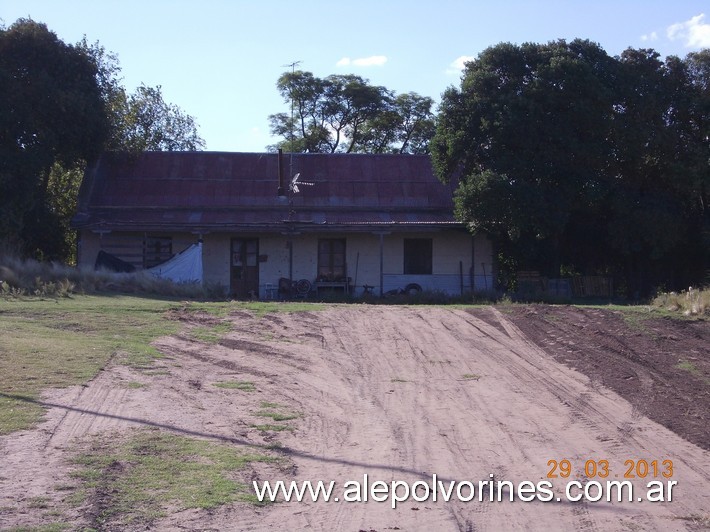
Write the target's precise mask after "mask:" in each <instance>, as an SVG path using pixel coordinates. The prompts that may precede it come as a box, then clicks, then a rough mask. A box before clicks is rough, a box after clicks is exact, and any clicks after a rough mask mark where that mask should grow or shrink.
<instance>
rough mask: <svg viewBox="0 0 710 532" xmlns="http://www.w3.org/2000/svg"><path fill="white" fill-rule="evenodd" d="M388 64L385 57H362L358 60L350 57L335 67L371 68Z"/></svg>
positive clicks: (344, 58)
mask: <svg viewBox="0 0 710 532" xmlns="http://www.w3.org/2000/svg"><path fill="white" fill-rule="evenodd" d="M386 62H387V57H386V56H384V55H372V56H370V57H360V58H358V59H350V58H349V57H343V58H342V59H341V60H340V61H338V62H337V63H335V66H350V65H354V66H360V67H370V66H382V65H384V64H385V63H386Z"/></svg>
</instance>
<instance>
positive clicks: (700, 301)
mask: <svg viewBox="0 0 710 532" xmlns="http://www.w3.org/2000/svg"><path fill="white" fill-rule="evenodd" d="M653 305H654V306H655V307H657V308H662V309H665V310H668V311H671V312H682V313H683V314H684V315H686V316H705V315H710V288H693V287H692V286H691V287H690V288H688V290H687V291H685V292H680V293H677V292H664V293H662V294H660V295H658V296H656V298H655V299H654V300H653Z"/></svg>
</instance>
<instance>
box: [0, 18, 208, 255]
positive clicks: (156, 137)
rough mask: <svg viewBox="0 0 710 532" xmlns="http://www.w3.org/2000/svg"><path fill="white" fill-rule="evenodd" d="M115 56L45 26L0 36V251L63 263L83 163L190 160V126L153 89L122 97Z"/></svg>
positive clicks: (21, 25)
mask: <svg viewBox="0 0 710 532" xmlns="http://www.w3.org/2000/svg"><path fill="white" fill-rule="evenodd" d="M119 74H120V66H119V64H118V59H117V58H116V56H115V55H114V54H111V53H108V52H106V51H105V49H104V48H103V47H102V46H100V45H99V44H98V43H95V44H93V45H89V44H88V43H87V41H86V39H84V40H83V41H82V42H80V43H78V44H76V45H70V44H66V43H64V42H63V41H61V40H60V39H59V38H58V37H57V36H56V34H54V33H53V32H51V31H50V30H49V29H48V28H47V26H46V25H44V24H42V23H39V22H35V21H33V20H25V19H20V20H18V21H17V22H15V23H14V24H13V25H12V26H10V27H9V28H7V29H5V28H0V100H1V101H2V102H3V110H2V112H1V113H0V187H1V189H2V191H3V192H2V194H0V244H2V246H3V247H10V248H13V249H14V250H15V251H18V252H20V253H21V254H23V255H32V256H35V257H38V258H44V259H52V260H58V259H68V258H69V259H70V258H71V256H72V253H73V247H74V246H73V244H74V241H75V237H74V233H73V232H72V231H71V229H70V227H69V222H70V219H71V216H72V215H73V213H74V208H75V205H76V198H77V192H78V188H79V184H80V182H81V178H82V175H83V170H84V167H85V165H86V162H87V161H90V160H92V159H93V158H95V157H97V156H98V155H99V154H100V153H101V152H102V151H104V150H121V151H130V152H139V151H144V150H196V149H201V148H202V147H203V146H204V142H203V141H202V139H201V138H200V137H199V135H198V134H197V126H196V124H195V121H194V119H193V118H192V117H191V116H189V115H187V114H185V113H184V112H182V111H181V110H180V109H179V108H178V107H177V106H175V105H172V104H169V103H167V102H165V101H164V99H163V96H162V92H161V88H160V86H158V87H155V88H152V87H146V86H144V85H141V86H140V87H139V88H138V89H137V90H136V91H135V92H134V93H133V94H130V95H129V94H127V92H126V90H125V89H124V87H123V86H122V84H121V80H120V77H119Z"/></svg>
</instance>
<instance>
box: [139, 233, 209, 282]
mask: <svg viewBox="0 0 710 532" xmlns="http://www.w3.org/2000/svg"><path fill="white" fill-rule="evenodd" d="M146 271H147V272H150V273H152V274H153V275H155V276H156V277H162V278H163V279H170V280H171V281H173V282H175V283H201V282H202V242H198V243H197V244H192V245H191V246H190V247H189V248H187V249H184V250H183V251H181V252H180V253H178V254H177V255H175V256H174V257H173V258H172V259H170V260H167V261H165V262H163V263H162V264H158V265H157V266H153V267H152V268H148V269H146Z"/></svg>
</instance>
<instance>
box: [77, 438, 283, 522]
mask: <svg viewBox="0 0 710 532" xmlns="http://www.w3.org/2000/svg"><path fill="white" fill-rule="evenodd" d="M279 461H280V459H279V458H275V457H272V456H268V455H265V454H262V453H256V452H243V451H239V450H235V449H234V448H233V447H230V446H227V445H222V444H216V443H211V442H207V441H204V440H197V439H193V438H186V437H182V436H177V435H174V434H169V433H164V432H161V431H158V430H138V431H134V432H133V433H132V434H131V436H130V437H129V438H128V439H127V440H125V441H123V442H121V443H117V442H116V439H115V438H113V439H111V438H104V439H96V440H94V442H93V443H92V444H91V446H90V448H89V449H88V450H87V451H85V452H83V453H82V454H80V455H79V456H77V457H76V458H75V460H74V463H75V465H77V466H78V470H77V471H76V473H75V477H76V478H78V479H80V481H81V484H82V486H81V491H82V492H83V500H84V502H85V503H89V504H91V505H92V507H93V509H94V510H95V512H94V513H95V515H96V519H95V521H96V522H94V523H92V526H94V527H95V528H99V529H100V528H104V527H106V526H107V524H109V523H110V524H111V527H112V528H114V527H123V526H129V525H132V526H138V525H147V526H149V525H150V523H152V522H153V521H154V520H155V519H158V518H160V517H162V516H164V515H165V514H166V511H167V510H168V509H170V511H181V510H185V509H189V508H202V509H210V508H215V507H217V506H220V505H222V504H227V503H230V502H233V501H236V500H244V501H251V500H252V499H253V498H254V497H253V494H252V493H251V490H250V488H249V487H248V486H247V485H246V484H244V483H242V482H240V481H239V480H238V473H239V471H240V470H243V469H244V468H246V467H247V466H248V465H249V464H252V463H255V462H272V463H275V462H279Z"/></svg>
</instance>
